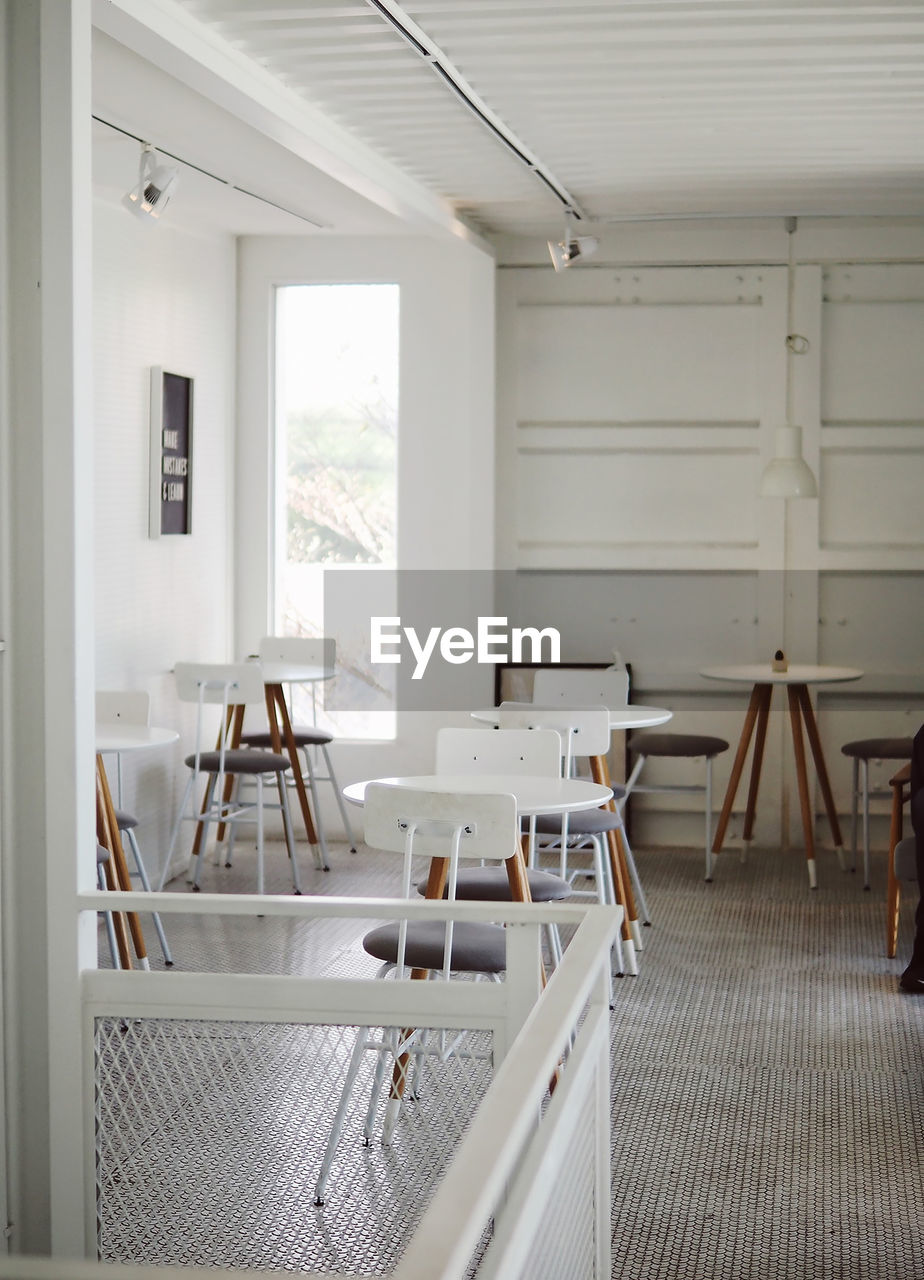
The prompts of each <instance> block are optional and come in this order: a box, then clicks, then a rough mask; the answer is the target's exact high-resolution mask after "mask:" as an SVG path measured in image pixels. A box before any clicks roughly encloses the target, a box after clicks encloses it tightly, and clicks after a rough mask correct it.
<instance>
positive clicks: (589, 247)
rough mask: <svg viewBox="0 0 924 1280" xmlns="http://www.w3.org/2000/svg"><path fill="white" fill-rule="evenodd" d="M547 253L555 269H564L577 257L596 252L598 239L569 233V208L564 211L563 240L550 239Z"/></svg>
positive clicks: (587, 255)
mask: <svg viewBox="0 0 924 1280" xmlns="http://www.w3.org/2000/svg"><path fill="white" fill-rule="evenodd" d="M548 243H549V253H550V255H551V257H552V266H553V267H554V268H555V270H556V271H564V270H565V268H566V267H570V266H571V264H572V262H576V261H577V259H578V258H589V257H590V255H591V254H592V253H596V252H597V247H598V245H599V243H600V242H599V240H597V239H596V237H595V236H573V235H572V234H571V210H570V209H568V210H567V211H566V213H565V235H564V239H563V240H550V241H549V242H548Z"/></svg>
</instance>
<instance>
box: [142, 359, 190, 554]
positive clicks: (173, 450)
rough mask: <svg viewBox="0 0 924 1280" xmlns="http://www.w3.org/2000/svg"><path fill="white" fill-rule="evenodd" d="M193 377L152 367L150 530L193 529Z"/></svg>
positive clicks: (152, 532)
mask: <svg viewBox="0 0 924 1280" xmlns="http://www.w3.org/2000/svg"><path fill="white" fill-rule="evenodd" d="M192 428H193V380H192V378H188V377H185V376H184V375H183V374H179V373H167V372H166V371H165V370H164V369H162V368H160V366H155V367H154V368H153V369H152V370H151V497H150V507H149V520H148V533H149V534H150V536H151V537H152V538H159V537H161V535H163V534H172V533H190V532H191V531H192V529H191V521H192V487H191V486H192Z"/></svg>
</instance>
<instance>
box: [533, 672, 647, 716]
mask: <svg viewBox="0 0 924 1280" xmlns="http://www.w3.org/2000/svg"><path fill="white" fill-rule="evenodd" d="M628 701H629V673H628V671H626V670H625V668H623V669H622V670H618V671H616V670H613V668H612V667H601V668H599V669H596V668H587V669H585V668H582V667H540V668H539V669H538V671H537V672H536V677H535V680H534V682H533V702H536V703H540V704H541V705H543V706H552V705H554V703H556V702H563V703H565V704H566V705H567V706H569V707H581V706H583V707H589V706H592V707H596V706H600V704H601V703H602V705H603V706H604V707H624V706H625V705H626V704H627V703H628Z"/></svg>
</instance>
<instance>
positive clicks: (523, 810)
mask: <svg viewBox="0 0 924 1280" xmlns="http://www.w3.org/2000/svg"><path fill="white" fill-rule="evenodd" d="M369 781H374V782H382V783H385V784H386V785H388V786H393V787H413V788H415V789H417V790H419V791H455V792H460V793H462V794H464V795H485V794H491V793H495V794H496V793H498V792H500V793H501V794H502V795H512V796H514V797H515V799H516V802H517V814H518V816H519V817H521V818H531V817H534V816H535V815H537V814H540V813H570V812H573V811H575V810H578V809H599V808H600V806H601V805H604V804H606V802H607V801H608V800H609V799H611V798H612V795H613V789H612V787H608V786H604V785H602V784H601V783H598V782H589V781H588V780H587V779H586V778H550V777H540V776H538V775H533V774H529V773H510V774H506V773H490V774H478V773H426V774H418V775H416V776H408V777H394V778H374V779H369V780H367V781H366V782H353V783H351V784H350V785H349V786H348V787H344V789H343V794H344V796H345V797H346V799H347V800H349V801H350V802H351V804H362V803H363V801H364V799H365V794H366V787H367V786H368V785H369Z"/></svg>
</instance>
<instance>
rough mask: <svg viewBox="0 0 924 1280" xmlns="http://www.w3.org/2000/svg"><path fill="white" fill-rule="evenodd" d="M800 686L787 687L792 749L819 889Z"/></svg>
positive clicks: (811, 869) (811, 873) (813, 881)
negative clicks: (803, 739)
mask: <svg viewBox="0 0 924 1280" xmlns="http://www.w3.org/2000/svg"><path fill="white" fill-rule="evenodd" d="M799 687H800V686H799V685H795V684H791V685H788V686H787V689H786V693H787V696H788V698H789V720H790V725H791V727H792V749H793V755H794V757H795V765H796V781H797V783H798V784H799V807H800V809H801V810H802V831H803V834H804V836H805V859H806V864H807V867H808V877H809V887H810V888H812V889H817V888H818V876H817V874H816V869H815V832H814V830H813V828H814V817H813V814H812V804H811V799H810V796H809V785H808V773H807V771H806V767H805V743H804V742H803V741H802V707H801V702H800V699H799Z"/></svg>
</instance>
